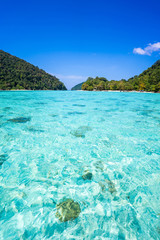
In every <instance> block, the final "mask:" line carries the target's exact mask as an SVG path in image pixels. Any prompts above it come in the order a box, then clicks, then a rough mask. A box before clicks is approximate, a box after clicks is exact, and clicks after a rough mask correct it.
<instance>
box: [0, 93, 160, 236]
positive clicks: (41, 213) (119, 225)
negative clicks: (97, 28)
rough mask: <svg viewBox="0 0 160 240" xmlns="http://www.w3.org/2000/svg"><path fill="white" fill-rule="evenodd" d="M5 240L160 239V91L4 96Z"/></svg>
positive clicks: (0, 109) (1, 215) (0, 139)
mask: <svg viewBox="0 0 160 240" xmlns="http://www.w3.org/2000/svg"><path fill="white" fill-rule="evenodd" d="M88 172H89V173H91V174H92V178H90V179H84V178H83V177H82V176H84V174H85V173H88ZM66 199H73V200H74V201H75V202H78V204H79V206H80V209H81V213H80V214H79V216H78V218H76V219H75V220H72V221H66V222H61V221H60V220H59V219H58V218H57V216H56V212H57V209H56V205H57V204H59V203H61V202H63V201H65V200H66ZM0 239H1V240H26V239H27V240H33V239H34V240H43V239H44V240H47V239H50V240H52V239H53V240H58V239H60V240H67V239H70V240H74V239H77V240H92V239H96V240H101V239H105V240H124V239H126V240H136V239H138V240H152V239H160V94H154V93H122V92H76V91H73V92H71V91H62V92H61V91H15V92H14V91H13V92H9V91H8V92H6V91H1V92H0Z"/></svg>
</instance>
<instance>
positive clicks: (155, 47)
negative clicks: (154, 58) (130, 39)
mask: <svg viewBox="0 0 160 240" xmlns="http://www.w3.org/2000/svg"><path fill="white" fill-rule="evenodd" d="M158 51H160V42H157V43H153V44H151V43H149V44H148V46H147V47H145V48H144V49H142V48H134V49H133V53H135V54H139V55H148V56H151V55H152V53H153V52H158Z"/></svg>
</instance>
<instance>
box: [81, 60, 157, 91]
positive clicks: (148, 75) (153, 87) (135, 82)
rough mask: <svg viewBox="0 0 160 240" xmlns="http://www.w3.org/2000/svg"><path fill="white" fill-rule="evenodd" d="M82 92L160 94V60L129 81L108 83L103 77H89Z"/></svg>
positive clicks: (122, 80)
mask: <svg viewBox="0 0 160 240" xmlns="http://www.w3.org/2000/svg"><path fill="white" fill-rule="evenodd" d="M82 90H88V91H93V90H99V91H101V90H120V91H132V90H135V91H147V92H150V91H151V92H160V60H159V61H157V62H156V63H155V64H154V65H153V66H152V67H150V68H148V69H147V70H145V71H144V72H143V73H141V74H140V75H139V76H137V75H136V76H134V77H133V78H130V79H128V80H125V79H121V80H120V81H115V80H111V81H108V80H107V79H106V78H103V77H96V78H91V77H89V78H88V79H87V81H86V82H84V83H83V85H82Z"/></svg>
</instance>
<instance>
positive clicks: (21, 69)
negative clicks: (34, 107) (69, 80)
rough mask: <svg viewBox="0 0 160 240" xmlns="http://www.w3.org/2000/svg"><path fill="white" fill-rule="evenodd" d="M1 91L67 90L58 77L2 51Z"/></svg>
mask: <svg viewBox="0 0 160 240" xmlns="http://www.w3.org/2000/svg"><path fill="white" fill-rule="evenodd" d="M0 89H2V90H14V89H21V90H22V89H28V90H47V89H48V90H66V87H65V86H64V84H63V83H62V82H60V81H59V79H57V78H56V77H54V76H52V75H50V74H48V73H46V72H45V71H43V70H42V69H39V68H38V67H35V66H34V65H32V64H30V63H28V62H26V61H24V60H22V59H20V58H18V57H15V56H12V55H11V54H9V53H6V52H4V51H2V50H0Z"/></svg>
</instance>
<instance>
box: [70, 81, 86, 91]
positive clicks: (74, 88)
mask: <svg viewBox="0 0 160 240" xmlns="http://www.w3.org/2000/svg"><path fill="white" fill-rule="evenodd" d="M83 83H84V82H82V83H79V84H77V85H75V86H74V87H72V88H71V90H72V91H73V90H81V89H82V84H83Z"/></svg>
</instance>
